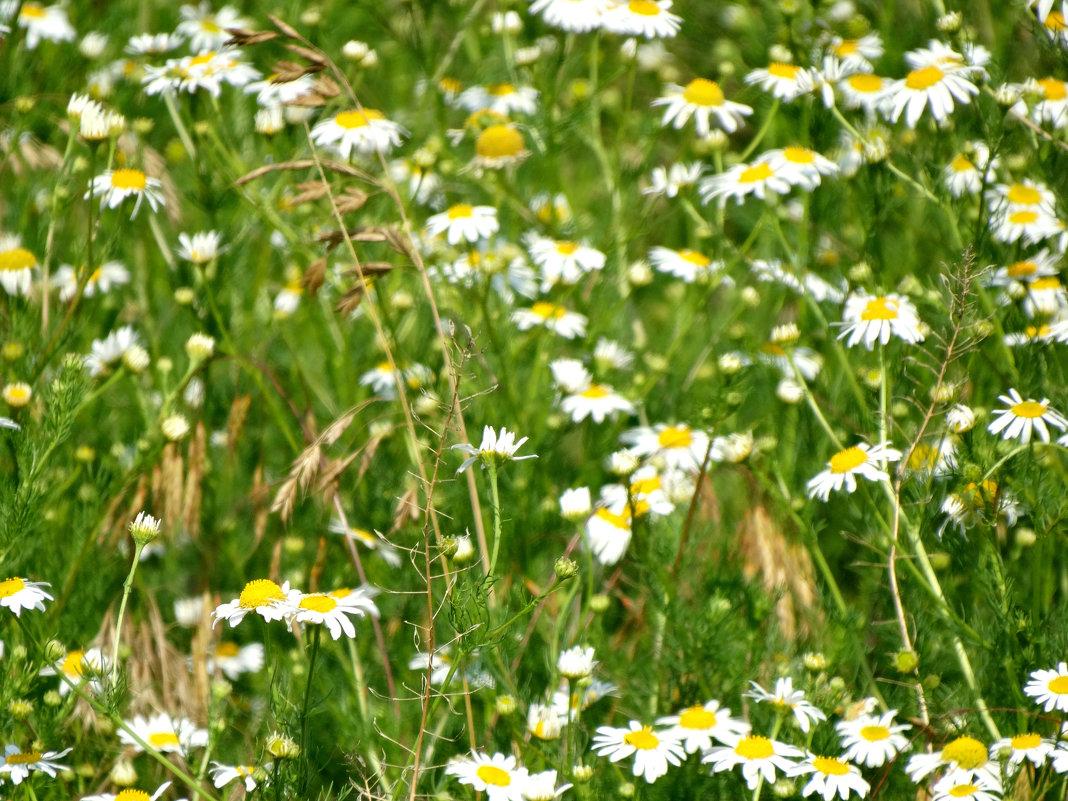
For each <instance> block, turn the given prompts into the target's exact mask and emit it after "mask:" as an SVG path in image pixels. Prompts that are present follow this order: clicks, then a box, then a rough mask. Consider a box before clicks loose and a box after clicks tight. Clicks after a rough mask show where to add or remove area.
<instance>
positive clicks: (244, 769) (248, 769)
mask: <svg viewBox="0 0 1068 801" xmlns="http://www.w3.org/2000/svg"><path fill="white" fill-rule="evenodd" d="M234 770H236V771H237V775H238V776H251V775H252V774H253V773H255V772H256V768H254V767H253V766H252V765H235V766H234Z"/></svg>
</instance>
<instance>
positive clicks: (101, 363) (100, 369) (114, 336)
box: [85, 325, 141, 376]
mask: <svg viewBox="0 0 1068 801" xmlns="http://www.w3.org/2000/svg"><path fill="white" fill-rule="evenodd" d="M140 347H141V340H140V337H138V336H137V332H136V331H134V330H133V327H132V326H129V325H124V326H123V327H122V328H120V329H118V330H117V331H112V332H111V333H110V334H108V335H107V336H106V337H104V338H103V339H94V340H93V343H92V345H91V346H90V351H91V352H90V353H89V355H88V356H86V357H85V367H86V368H87V369H88V370H89V375H91V376H98V375H102V374H104V373H105V372H107V371H108V369H109V368H110V367H112V366H113V365H114V364H115V363H116V362H118V361H120V360H121V359H122V358H123V357H124V356H125V355H126V354H127V353H128V352H130V351H132V350H133V349H135V348H140Z"/></svg>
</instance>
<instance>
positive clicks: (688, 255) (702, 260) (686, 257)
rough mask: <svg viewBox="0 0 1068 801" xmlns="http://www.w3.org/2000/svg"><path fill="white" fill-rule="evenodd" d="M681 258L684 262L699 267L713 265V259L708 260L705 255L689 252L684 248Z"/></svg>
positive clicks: (693, 251)
mask: <svg viewBox="0 0 1068 801" xmlns="http://www.w3.org/2000/svg"><path fill="white" fill-rule="evenodd" d="M679 258H680V259H682V260H683V261H688V262H690V264H696V265H697V266H698V267H707V266H708V265H709V264H711V263H712V259H710V258H708V256H706V255H705V254H704V253H698V252H697V251H696V250H689V249H687V248H683V249H682V250H680V251H679Z"/></svg>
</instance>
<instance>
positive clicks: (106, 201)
mask: <svg viewBox="0 0 1068 801" xmlns="http://www.w3.org/2000/svg"><path fill="white" fill-rule="evenodd" d="M161 186H162V184H161V182H160V181H159V179H158V178H149V177H148V176H147V175H145V174H144V173H143V172H142V171H141V170H135V169H129V168H125V169H121V170H107V171H106V172H104V173H103V174H102V175H98V176H97V177H96V178H94V179H93V180H92V181H91V182H90V184H89V191H88V192H87V193H86V194H85V199H86V200H89V199H90V198H93V197H99V198H100V208H101V209H103V208H104V207H105V206H107V207H108V208H110V209H117V208H118V207H119V206H121V205H122V202H123V201H124V200H126V198H128V197H132V198H136V202H135V203H134V207H133V211H132V212H131V213H130V219H131V220H132V219H133V218H134V217H136V216H137V212H138V211H139V210H140V208H141V202H142V201H144V200H147V201H148V205H149V208H151V209H152V211H155V210H156V209H157V208H158V207H159V206H162V205H163V195H162V194H161V193H160V191H159V189H160V187H161Z"/></svg>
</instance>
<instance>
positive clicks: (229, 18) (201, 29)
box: [176, 2, 249, 53]
mask: <svg viewBox="0 0 1068 801" xmlns="http://www.w3.org/2000/svg"><path fill="white" fill-rule="evenodd" d="M178 13H179V14H181V15H182V21H181V22H179V23H178V27H177V29H176V32H177V33H178V34H179V35H181V36H188V37H189V49H190V50H192V51H193V52H194V53H199V52H201V51H204V50H215V49H217V48H220V47H222V46H223V44H224V43H225V42H226V41H227V40H228V39H229V38H230V34H229V33H227V32H226V29H227V28H247V27H248V24H249V23H248V21H247V20H245V19H244V18H243V17H242V16H240V15H239V14H238V13H237V11H235V10H234V9H233V8H231V7H230V6H223V7H222V8H220V9H219V10H218V11H212V10H211V4H210V3H208V2H203V3H201V4H200V5H198V6H191V5H185V6H182V7H181V8H180V9H178Z"/></svg>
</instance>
